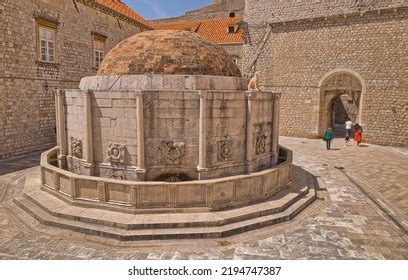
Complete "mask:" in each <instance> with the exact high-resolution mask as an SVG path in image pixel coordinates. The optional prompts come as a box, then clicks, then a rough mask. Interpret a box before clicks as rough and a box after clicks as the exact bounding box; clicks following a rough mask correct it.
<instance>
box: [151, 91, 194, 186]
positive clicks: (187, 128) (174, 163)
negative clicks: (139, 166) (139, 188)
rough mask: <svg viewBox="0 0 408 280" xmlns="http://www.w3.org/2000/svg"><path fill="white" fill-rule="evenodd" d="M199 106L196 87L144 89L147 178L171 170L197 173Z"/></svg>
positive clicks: (154, 177) (192, 175) (170, 172)
mask: <svg viewBox="0 0 408 280" xmlns="http://www.w3.org/2000/svg"><path fill="white" fill-rule="evenodd" d="M199 110H200V103H199V96H198V92H197V91H179V92H176V91H146V92H144V117H145V120H144V123H145V124H144V127H145V159H146V169H147V170H146V172H147V174H146V177H147V178H148V180H159V179H158V177H159V176H160V175H165V174H172V173H185V174H186V175H187V176H189V177H190V178H196V177H197V175H196V174H197V164H198V133H199V130H198V126H199V117H200V114H199ZM162 179H163V180H165V179H167V178H165V176H164V177H163V178H162Z"/></svg>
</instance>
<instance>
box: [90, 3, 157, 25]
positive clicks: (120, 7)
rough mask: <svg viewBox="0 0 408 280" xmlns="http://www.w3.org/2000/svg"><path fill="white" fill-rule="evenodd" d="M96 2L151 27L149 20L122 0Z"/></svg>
mask: <svg viewBox="0 0 408 280" xmlns="http://www.w3.org/2000/svg"><path fill="white" fill-rule="evenodd" d="M96 2H97V3H99V4H101V5H103V6H105V7H107V8H109V9H111V10H113V11H115V12H118V13H119V14H122V15H124V16H126V17H128V18H131V19H133V20H135V21H138V22H140V23H141V24H143V25H145V26H147V27H151V24H150V23H149V22H148V21H147V20H145V19H144V18H142V17H141V16H140V15H139V14H137V13H136V12H135V11H133V10H132V9H131V8H129V7H128V6H127V5H126V4H125V3H123V2H122V1H120V0H96Z"/></svg>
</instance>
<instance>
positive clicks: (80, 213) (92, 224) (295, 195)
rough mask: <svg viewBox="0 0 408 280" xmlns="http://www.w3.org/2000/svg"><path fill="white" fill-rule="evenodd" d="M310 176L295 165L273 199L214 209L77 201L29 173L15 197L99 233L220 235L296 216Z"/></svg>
mask: <svg viewBox="0 0 408 280" xmlns="http://www.w3.org/2000/svg"><path fill="white" fill-rule="evenodd" d="M309 176H311V175H310V174H307V173H306V172H305V171H303V170H301V169H300V168H297V170H296V176H295V177H296V181H297V183H296V184H295V186H292V187H291V188H290V190H287V191H286V192H284V193H282V194H280V195H278V196H276V197H275V198H273V199H272V200H271V201H269V202H267V203H260V204H256V205H252V206H248V207H242V208H240V209H234V210H228V211H222V212H212V213H198V214H197V213H196V214H191V213H190V214H188V213H187V214H186V213H184V214H165V215H164V214H150V215H146V214H143V215H132V214H126V213H112V212H110V211H104V210H99V209H86V208H82V207H76V206H72V205H69V204H67V203H66V202H63V201H61V200H59V199H57V198H55V197H53V196H51V195H49V194H46V193H44V192H41V191H40V190H39V187H38V185H37V182H38V178H27V180H26V186H25V190H24V195H23V194H20V195H17V196H16V197H15V198H14V201H15V203H16V204H17V205H19V206H20V207H21V208H23V209H24V210H26V211H27V212H29V213H30V214H31V215H32V216H33V217H35V218H36V219H37V220H39V221H40V222H42V223H43V224H45V225H50V226H55V227H59V228H63V229H69V230H73V231H77V232H81V233H85V234H90V235H96V236H101V237H107V238H113V239H118V240H124V241H133V240H158V239H181V238H183V239H186V238H221V237H226V236H230V235H234V234H238V233H242V232H244V231H249V230H253V229H258V228H261V227H266V226H270V225H273V224H276V223H280V222H285V221H289V220H290V219H292V218H294V217H295V216H296V215H297V214H298V213H299V212H300V211H302V210H303V209H304V208H306V207H307V206H308V205H309V204H311V203H312V202H313V201H314V200H315V198H316V194H315V186H314V185H307V184H308V183H310V182H312V181H313V180H310V179H309ZM304 184H306V185H304ZM39 200H42V201H39Z"/></svg>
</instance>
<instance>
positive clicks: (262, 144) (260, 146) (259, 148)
mask: <svg viewBox="0 0 408 280" xmlns="http://www.w3.org/2000/svg"><path fill="white" fill-rule="evenodd" d="M266 139H267V137H266V136H265V135H264V134H258V135H257V137H256V149H255V152H256V155H257V156H259V155H263V154H265V153H266Z"/></svg>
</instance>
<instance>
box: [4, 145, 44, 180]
mask: <svg viewBox="0 0 408 280" xmlns="http://www.w3.org/2000/svg"><path fill="white" fill-rule="evenodd" d="M44 151H45V150H41V151H38V152H33V153H29V154H26V155H23V156H18V157H13V158H7V159H2V160H0V176H1V175H6V174H9V173H13V172H17V171H20V170H24V169H27V168H31V167H34V166H38V165H39V164H40V158H41V153H42V152H44Z"/></svg>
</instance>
